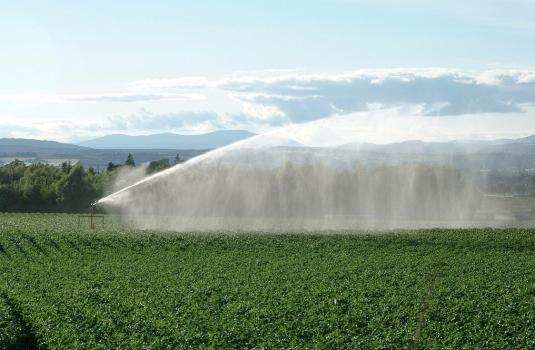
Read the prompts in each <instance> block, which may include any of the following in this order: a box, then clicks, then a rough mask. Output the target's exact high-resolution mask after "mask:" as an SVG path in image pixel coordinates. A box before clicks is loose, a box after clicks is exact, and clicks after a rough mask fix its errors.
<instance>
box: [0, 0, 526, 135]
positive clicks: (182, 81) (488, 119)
mask: <svg viewBox="0 0 535 350" xmlns="http://www.w3.org/2000/svg"><path fill="white" fill-rule="evenodd" d="M533 43H535V1H531V0H507V1H505V0H486V1H483V0H464V1H457V0H449V1H423V0H407V1H401V0H392V1H387V0H332V1H327V0H324V1H319V0H318V1H314V0H307V1H292V0H285V1H278V0H270V1H267V0H266V1H254V0H248V1H240V0H236V1H203V0H197V1H136V2H131V1H53V0H51V1H46V2H45V1H24V0H20V1H5V0H0V137H23V138H37V139H48V140H56V141H64V142H78V141H82V140H86V139H91V138H94V137H97V136H101V135H106V134H113V133H123V134H131V135H136V134H151V133H158V132H177V133H186V134H195V133H203V132H208V131H213V130H221V129H247V130H250V131H253V132H265V131H270V130H274V129H276V128H280V127H281V126H287V125H299V124H302V123H309V122H316V121H318V120H320V121H321V120H329V118H340V117H342V118H346V117H347V116H355V117H354V118H360V116H363V115H365V116H370V115H373V116H374V117H373V118H381V115H388V116H389V118H392V115H395V116H396V117H399V118H400V119H399V121H400V123H398V122H396V124H395V125H396V127H397V128H399V127H403V126H402V125H409V124H410V123H411V121H414V120H415V119H414V118H415V117H418V118H419V119H420V117H425V118H430V119H425V120H433V121H434V123H435V122H436V123H440V124H441V125H446V126H449V129H450V131H451V132H452V133H453V134H455V133H456V131H458V137H461V135H462V137H473V138H501V137H520V136H527V135H530V134H535V45H533ZM383 112H384V113H383ZM367 113H368V114H367ZM403 118H406V119H403ZM419 119H418V120H419ZM357 120H358V119H357ZM396 120H397V119H396ZM404 120H406V123H405V124H403V121H404ZM407 127H408V126H407Z"/></svg>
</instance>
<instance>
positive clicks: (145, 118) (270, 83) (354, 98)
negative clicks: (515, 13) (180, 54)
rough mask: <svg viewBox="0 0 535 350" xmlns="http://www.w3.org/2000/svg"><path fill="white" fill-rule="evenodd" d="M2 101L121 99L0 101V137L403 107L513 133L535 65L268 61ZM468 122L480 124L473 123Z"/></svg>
mask: <svg viewBox="0 0 535 350" xmlns="http://www.w3.org/2000/svg"><path fill="white" fill-rule="evenodd" d="M2 101H3V102H6V101H7V102H10V103H15V104H16V103H20V105H24V104H27V103H34V102H37V103H58V106H60V105H61V104H63V105H65V103H68V105H69V106H71V109H69V110H68V112H69V113H72V110H73V108H72V107H73V106H74V110H76V108H78V107H79V108H81V109H82V108H84V109H85V107H86V106H89V105H91V106H97V105H98V104H99V103H102V106H104V104H105V103H108V104H106V105H105V106H106V107H105V108H101V109H100V110H108V108H112V107H113V106H118V108H117V110H110V112H109V113H107V114H106V115H97V116H95V118H91V120H76V118H75V116H74V117H73V118H71V117H67V118H61V117H60V118H54V119H53V118H48V120H46V121H42V120H38V119H33V120H32V119H31V116H29V117H30V118H28V120H22V119H21V118H19V117H18V116H17V118H15V117H14V116H13V117H7V115H8V114H7V113H5V111H4V115H3V116H2V114H1V112H2V111H1V110H0V122H1V124H2V127H1V128H0V137H2V136H11V137H37V138H49V139H58V140H73V139H76V140H81V139H84V138H86V139H87V138H91V137H94V136H101V135H104V134H110V133H130V134H143V133H155V132H162V131H174V132H186V133H188V132H189V133H195V132H207V131H212V130H214V129H229V128H232V129H248V130H251V131H254V132H262V131H265V130H270V129H273V128H275V127H278V126H283V125H291V124H299V123H306V122H310V121H317V120H323V119H328V118H332V117H339V116H345V115H354V116H363V115H366V113H368V114H369V115H374V116H375V117H374V118H381V117H380V116H381V115H387V114H388V115H390V114H392V113H394V114H396V115H399V116H400V117H403V116H406V117H407V118H406V120H407V123H409V120H411V119H410V117H411V116H422V117H426V118H431V119H433V118H435V119H444V117H450V118H449V119H448V123H451V124H455V125H456V124H458V125H461V124H460V123H459V120H465V119H466V120H469V119H470V118H471V119H472V120H475V119H476V118H475V117H474V116H478V117H479V118H481V117H484V116H488V115H491V116H493V117H492V118H490V117H489V118H487V119H485V118H482V119H478V122H477V123H476V124H475V126H477V125H479V124H478V123H486V122H487V121H490V120H491V119H492V123H493V124H492V125H491V124H489V125H484V126H485V127H487V126H488V127H487V129H486V130H487V134H488V135H490V134H494V135H498V134H500V133H502V132H505V131H504V127H507V128H508V130H509V129H510V130H509V131H510V132H511V133H509V134H507V135H514V134H515V133H516V131H515V130H526V132H528V131H529V132H531V131H533V130H532V129H531V126H532V125H535V115H534V113H535V112H534V111H535V108H534V107H535V70H487V71H482V72H477V73H470V72H464V71H460V70H455V69H444V68H418V69H409V68H402V69H362V70H355V71H350V72H345V73H336V74H333V73H321V74H309V73H305V72H303V71H299V70H265V71H251V72H235V73H233V74H231V75H228V76H226V77H223V78H221V79H209V78H208V77H202V76H193V77H177V78H170V79H145V80H138V81H133V82H131V83H130V84H129V85H128V86H127V88H126V91H124V92H119V93H113V94H110V93H95V94H70V95H17V96H5V95H4V96H0V102H2ZM109 102H114V103H115V104H114V105H110V104H109ZM130 102H137V103H133V104H132V103H130ZM99 106H100V105H99ZM110 106H111V107H110ZM128 106H132V107H128ZM229 106H231V107H229ZM0 107H1V105H0ZM119 107H120V108H119ZM194 109H195V110H194ZM452 117H453V118H452ZM500 118H501V121H500ZM515 118H516V119H515ZM531 120H534V122H531ZM503 121H510V123H509V122H503ZM467 122H469V121H467ZM489 123H490V122H489ZM472 124H473V123H472ZM399 125H402V124H399ZM471 127H472V129H473V130H474V132H477V130H476V129H477V128H476V127H474V125H472V126H471ZM482 127H483V126H482ZM509 127H510V128H509ZM459 128H460V126H459ZM528 128H529V130H528ZM509 131H508V132H509ZM453 132H455V131H453ZM74 135H76V136H75V137H73V136H74Z"/></svg>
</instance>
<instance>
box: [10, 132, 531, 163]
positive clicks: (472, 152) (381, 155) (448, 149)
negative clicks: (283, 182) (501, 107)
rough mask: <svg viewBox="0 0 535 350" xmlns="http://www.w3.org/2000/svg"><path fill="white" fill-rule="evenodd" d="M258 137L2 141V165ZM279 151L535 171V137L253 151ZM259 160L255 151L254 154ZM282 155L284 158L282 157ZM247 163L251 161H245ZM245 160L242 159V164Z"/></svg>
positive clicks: (121, 156) (137, 154)
mask: <svg viewBox="0 0 535 350" xmlns="http://www.w3.org/2000/svg"><path fill="white" fill-rule="evenodd" d="M253 135H254V134H253V133H251V132H248V131H243V130H229V131H216V132H212V133H208V134H202V135H178V134H171V133H165V134H156V135H145V136H127V135H108V136H104V137H101V138H98V139H94V140H89V141H85V142H81V143H79V144H78V145H73V144H68V143H60V142H55V141H41V140H33V139H10V138H4V139H2V138H0V166H2V165H3V164H6V163H9V162H10V161H12V160H13V159H21V160H23V161H25V162H27V163H33V162H43V163H50V164H60V163H61V162H62V161H71V162H77V161H79V162H80V163H81V164H83V165H84V166H93V167H95V168H99V169H102V168H105V167H106V166H107V164H108V162H113V163H116V164H122V163H124V161H125V159H126V157H127V155H128V153H132V155H133V156H134V159H135V161H136V163H137V164H141V163H145V162H149V161H152V160H158V159H162V158H168V159H169V160H170V161H171V162H174V160H175V157H176V155H177V153H178V154H179V155H180V158H182V159H189V158H191V157H195V156H197V155H199V154H202V153H204V152H206V151H208V150H210V149H214V148H218V147H222V146H225V145H227V144H230V143H233V142H236V141H240V140H243V139H245V138H248V137H251V136H253ZM257 146H258V147H260V148H262V147H267V148H272V147H277V148H279V149H280V152H281V153H277V152H271V153H270V155H269V157H273V159H268V158H269V157H268V158H266V162H267V163H270V164H271V163H276V162H278V161H280V160H281V159H282V160H285V159H293V158H295V157H296V159H301V158H302V155H303V154H307V156H309V157H310V159H318V160H325V161H327V162H331V161H333V162H334V161H336V159H344V160H345V163H348V164H349V163H351V161H349V160H354V161H357V160H359V161H364V162H365V163H369V164H375V163H377V164H379V163H392V162H403V161H415V160H420V161H440V162H444V161H446V162H450V163H454V164H456V165H457V166H458V167H459V168H467V169H468V168H471V167H472V166H473V165H474V164H477V167H476V168H478V169H496V170H500V171H511V170H514V169H528V170H530V171H535V136H529V137H524V138H519V139H501V140H491V141H479V140H460V141H452V142H422V141H417V140H413V141H411V140H409V141H405V142H400V143H393V144H386V145H378V144H371V143H350V144H345V145H341V146H337V147H326V148H321V147H306V146H304V145H302V144H300V143H298V142H296V141H294V140H291V139H278V138H273V137H271V136H266V137H259V138H258V139H257V141H256V142H254V143H253V144H251V145H249V148H256V147H257ZM243 154H245V155H247V154H248V153H247V150H242V152H241V153H240V152H234V153H233V154H232V155H229V159H237V158H236V157H238V158H239V157H240V156H241V155H243ZM251 154H252V156H254V157H256V155H255V154H257V153H255V152H254V151H253V152H252V153H251ZM281 154H283V155H282V156H281ZM244 159H246V157H245V158H244ZM238 160H239V159H238Z"/></svg>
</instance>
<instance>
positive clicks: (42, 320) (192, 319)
mask: <svg viewBox="0 0 535 350" xmlns="http://www.w3.org/2000/svg"><path fill="white" fill-rule="evenodd" d="M534 320H535V231H532V230H527V229H508V230H491V229H477V230H438V229H436V230H420V231H402V232H386V233H385V232H383V233H372V232H360V233H359V232H345V233H344V232H338V233H336V234H332V233H330V234H329V233H327V234H320V233H317V234H311V233H306V234H298V233H287V234H282V233H279V234H271V233H237V234H230V233H219V234H218V233H202V234H201V233H163V232H152V231H136V230H130V229H126V228H122V227H121V226H120V225H119V224H117V223H116V222H115V221H113V220H112V219H110V218H106V221H105V224H104V226H98V229H97V230H95V231H91V230H88V229H87V225H85V226H84V225H80V226H78V222H77V216H75V215H46V214H35V215H34V214H27V215H17V214H9V215H8V214H4V215H0V326H1V329H0V341H1V342H2V343H3V344H5V347H6V348H9V347H10V346H13V344H17V343H18V344H22V343H25V344H33V345H34V346H41V347H42V348H48V349H56V348H69V349H76V348H80V349H82V348H83V349H87V348H101V349H109V348H135V349H142V348H153V349H162V348H163V349H176V348H217V349H220V348H256V349H263V348H264V349H274V348H283V349H289V348H294V349H302V348H333V349H335V348H336V349H339V348H347V349H356V348H360V349H366V348H370V349H400V348H426V349H427V348H453V349H457V348H463V347H466V348H534V347H535V323H534Z"/></svg>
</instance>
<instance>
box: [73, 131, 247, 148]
mask: <svg viewBox="0 0 535 350" xmlns="http://www.w3.org/2000/svg"><path fill="white" fill-rule="evenodd" d="M254 135H255V134H253V133H252V132H249V131H245V130H221V131H214V132H210V133H207V134H200V135H180V134H174V133H163V134H153V135H139V136H130V135H123V134H114V135H107V136H103V137H99V138H96V139H92V140H88V141H84V142H79V143H78V145H80V146H84V147H91V148H97V149H197V150H199V149H212V148H218V147H222V146H225V145H228V144H231V143H233V142H236V141H240V140H243V139H246V138H248V137H251V136H254Z"/></svg>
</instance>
